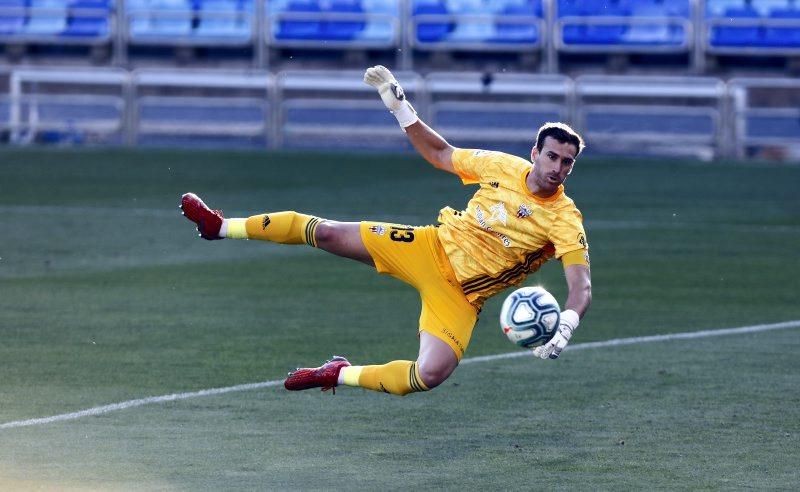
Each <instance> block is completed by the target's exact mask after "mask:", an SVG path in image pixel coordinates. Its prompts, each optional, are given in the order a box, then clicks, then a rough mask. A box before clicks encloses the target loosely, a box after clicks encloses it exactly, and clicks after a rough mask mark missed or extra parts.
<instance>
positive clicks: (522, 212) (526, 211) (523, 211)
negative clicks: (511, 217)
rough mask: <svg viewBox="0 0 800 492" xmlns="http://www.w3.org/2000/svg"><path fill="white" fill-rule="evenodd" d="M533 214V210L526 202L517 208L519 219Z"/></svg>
mask: <svg viewBox="0 0 800 492" xmlns="http://www.w3.org/2000/svg"><path fill="white" fill-rule="evenodd" d="M532 214H533V212H532V211H531V209H530V208H528V206H527V205H525V204H524V203H523V204H522V205H520V206H519V208H518V209H517V218H518V219H524V218H525V217H530V216H531V215H532Z"/></svg>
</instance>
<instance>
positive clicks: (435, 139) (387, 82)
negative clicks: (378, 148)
mask: <svg viewBox="0 0 800 492" xmlns="http://www.w3.org/2000/svg"><path fill="white" fill-rule="evenodd" d="M364 82H366V83H367V84H369V85H371V86H372V87H374V88H375V89H377V90H378V93H379V94H380V96H381V99H382V100H383V104H384V105H385V106H386V108H388V109H389V111H390V112H391V113H392V114H393V115H394V117H395V118H397V122H398V123H400V127H401V128H402V129H403V131H404V132H406V135H408V139H409V140H410V141H411V144H412V145H413V146H414V148H415V149H417V152H419V154H420V155H421V156H422V157H423V158H424V159H425V160H426V161H428V162H430V163H431V164H432V165H433V167H435V168H437V169H441V170H442V171H447V172H449V173H453V174H456V171H455V168H454V167H453V151H454V150H455V148H454V147H453V146H452V145H450V144H449V143H448V142H447V140H445V139H444V138H443V137H442V136H441V135H439V134H438V133H436V131H434V130H433V129H432V128H431V127H429V126H428V125H426V124H425V123H424V122H423V121H422V120H420V119H419V116H417V112H416V111H415V110H414V107H413V106H412V105H411V103H410V102H408V99H406V95H405V93H404V92H403V88H402V87H400V84H399V83H398V82H397V80H396V79H395V78H394V75H392V72H390V71H389V69H387V68H386V67H384V66H381V65H377V66H374V67H371V68H368V69H367V71H366V72H365V73H364Z"/></svg>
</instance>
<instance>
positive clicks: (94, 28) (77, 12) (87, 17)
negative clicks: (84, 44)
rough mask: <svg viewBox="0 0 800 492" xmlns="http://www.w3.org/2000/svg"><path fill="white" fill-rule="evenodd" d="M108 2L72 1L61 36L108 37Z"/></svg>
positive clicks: (109, 7) (109, 8) (98, 0)
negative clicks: (65, 26)
mask: <svg viewBox="0 0 800 492" xmlns="http://www.w3.org/2000/svg"><path fill="white" fill-rule="evenodd" d="M110 16H111V5H110V0H72V1H71V2H70V3H69V16H68V17H67V28H66V30H65V31H64V32H63V33H62V36H69V37H81V38H104V37H107V36H108V35H109V33H110V32H109V20H110Z"/></svg>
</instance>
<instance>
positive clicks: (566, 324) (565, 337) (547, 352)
mask: <svg viewBox="0 0 800 492" xmlns="http://www.w3.org/2000/svg"><path fill="white" fill-rule="evenodd" d="M578 321H580V317H579V316H578V313H576V312H575V311H573V310H571V309H567V310H566V311H564V312H562V313H561V321H560V322H559V324H558V331H557V332H556V334H555V336H554V337H553V338H551V339H550V341H549V342H547V343H545V344H544V345H541V346H539V347H536V348H535V349H533V355H535V356H536V357H539V358H540V359H558V356H559V355H561V351H562V350H564V347H566V346H567V344H568V343H569V339H570V338H572V333H573V332H574V331H575V328H577V327H578Z"/></svg>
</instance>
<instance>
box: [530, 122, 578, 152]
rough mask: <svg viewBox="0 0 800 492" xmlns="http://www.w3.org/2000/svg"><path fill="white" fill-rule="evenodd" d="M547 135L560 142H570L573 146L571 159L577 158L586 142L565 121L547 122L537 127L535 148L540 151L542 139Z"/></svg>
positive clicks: (542, 145) (542, 144)
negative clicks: (573, 152)
mask: <svg viewBox="0 0 800 492" xmlns="http://www.w3.org/2000/svg"><path fill="white" fill-rule="evenodd" d="M547 137H550V138H553V139H555V140H556V141H558V142H560V143H562V144H570V145H572V146H574V147H575V154H574V155H573V156H572V157H573V159H577V158H578V155H579V154H580V153H581V152H582V151H583V148H584V147H586V144H584V142H583V139H582V138H581V136H580V135H578V132H576V131H575V130H573V129H572V128H571V127H570V126H569V125H567V124H566V123H552V122H548V123H545V124H544V125H542V126H541V127H540V128H539V131H538V133H537V134H536V150H538V151H539V152H540V153H541V151H542V149H543V148H544V143H545V142H544V141H545V139H547Z"/></svg>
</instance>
